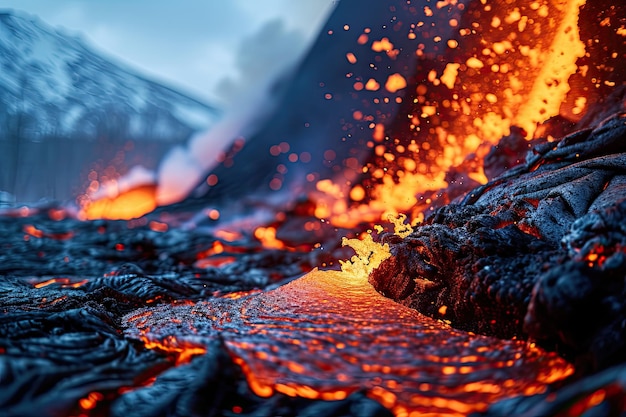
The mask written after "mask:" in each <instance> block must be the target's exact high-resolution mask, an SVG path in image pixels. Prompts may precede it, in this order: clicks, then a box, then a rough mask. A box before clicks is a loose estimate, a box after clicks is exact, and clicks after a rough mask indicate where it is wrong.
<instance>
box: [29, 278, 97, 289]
mask: <svg viewBox="0 0 626 417" xmlns="http://www.w3.org/2000/svg"><path fill="white" fill-rule="evenodd" d="M87 282H89V281H88V280H86V279H83V280H80V281H73V280H72V279H70V278H51V279H49V280H46V281H43V282H38V283H37V284H35V285H34V286H35V288H43V287H47V286H48V285H52V284H61V287H62V288H78V287H82V286H83V285H85V284H86V283H87Z"/></svg>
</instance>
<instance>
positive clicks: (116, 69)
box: [0, 10, 220, 207]
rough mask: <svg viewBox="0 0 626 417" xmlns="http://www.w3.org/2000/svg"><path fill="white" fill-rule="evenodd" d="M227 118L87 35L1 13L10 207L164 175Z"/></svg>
mask: <svg viewBox="0 0 626 417" xmlns="http://www.w3.org/2000/svg"><path fill="white" fill-rule="evenodd" d="M155 47H156V46H155ZM219 118H220V112H219V111H218V110H216V109H215V108H213V107H211V106H209V105H207V104H204V103H202V102H200V101H198V100H195V99H193V98H191V97H188V96H186V95H184V94H181V93H179V92H177V91H175V90H173V89H171V88H168V87H166V86H163V85H161V84H159V83H157V82H154V81H151V80H149V79H147V78H145V77H143V76H141V75H139V74H137V73H135V72H133V70H132V69H129V68H127V67H125V66H123V65H120V64H118V63H115V62H112V61H111V60H109V59H107V58H106V57H103V56H101V55H99V54H98V53H97V52H95V51H94V50H92V49H90V47H89V46H87V45H86V44H85V43H84V42H83V41H82V40H81V39H80V38H79V37H76V36H72V35H68V34H66V33H64V32H63V31H61V30H56V29H54V28H51V27H50V26H48V25H46V24H45V23H43V22H42V21H41V20H39V19H38V18H37V17H34V16H30V15H28V14H25V13H22V12H17V11H12V10H8V11H2V10H0V167H1V168H0V207H2V206H3V205H7V204H21V203H32V202H37V201H41V200H43V201H49V200H61V201H71V200H74V199H75V198H76V197H77V196H79V195H80V194H81V193H84V192H85V189H86V188H87V186H88V185H89V184H92V183H93V179H94V178H96V177H97V179H98V180H99V181H104V180H105V179H106V178H116V177H117V176H119V175H123V174H125V173H126V172H128V170H130V169H131V168H133V167H135V166H141V167H143V168H145V169H147V170H149V171H154V170H155V169H156V168H157V167H158V165H159V162H160V160H161V158H162V157H163V156H164V155H165V154H166V153H167V152H168V151H169V150H170V149H171V147H172V146H174V145H179V144H182V143H185V142H186V141H187V139H189V138H190V137H191V136H192V135H193V134H194V133H196V132H199V131H207V130H208V129H210V128H211V127H212V126H213V125H214V123H215V122H216V121H217V120H218V119H219Z"/></svg>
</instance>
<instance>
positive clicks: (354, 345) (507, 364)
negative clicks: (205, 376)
mask: <svg viewBox="0 0 626 417" xmlns="http://www.w3.org/2000/svg"><path fill="white" fill-rule="evenodd" d="M148 312H149V313H151V314H149V315H148V314H146V316H145V318H144V319H143V320H142V321H138V320H135V319H134V318H135V317H137V316H138V315H141V314H142V313H141V310H140V312H139V313H133V315H132V316H130V317H128V318H127V319H126V321H127V326H126V327H127V330H126V332H127V333H128V334H129V335H130V336H132V337H138V338H140V339H142V340H146V338H147V343H148V345H149V346H161V345H162V344H163V342H162V340H165V341H167V340H168V336H167V335H168V334H170V333H171V332H176V334H177V335H178V336H177V338H178V339H179V340H182V341H184V340H189V341H190V342H189V343H192V344H193V345H195V346H198V345H199V344H201V343H205V344H207V343H210V340H211V338H212V337H214V336H213V335H216V334H218V333H219V334H220V338H222V339H223V340H224V341H225V344H226V346H227V348H228V350H229V351H230V353H231V356H232V357H233V359H234V361H235V362H236V363H237V364H239V365H240V366H241V367H242V369H243V370H244V372H245V375H246V378H247V380H248V383H249V385H250V387H251V388H252V389H253V390H254V392H255V393H256V394H257V395H259V396H262V397H268V396H270V395H272V393H273V392H280V393H283V394H286V395H289V396H300V397H305V398H313V399H325V400H338V399H343V398H345V397H346V396H348V395H349V394H350V393H352V392H355V391H357V390H366V391H367V392H368V395H369V396H370V397H371V398H374V399H376V400H377V401H379V402H380V403H381V404H383V405H384V406H385V407H387V408H390V409H391V410H392V411H393V412H394V414H396V415H397V416H408V415H409V414H410V413H415V412H417V413H432V414H433V415H434V414H437V415H449V416H460V415H466V414H468V413H470V412H472V411H480V410H485V409H486V408H487V406H488V405H489V404H490V403H492V402H494V401H497V400H498V399H500V398H505V397H509V396H512V395H516V394H526V395H531V394H535V393H541V392H544V390H545V389H546V386H547V384H550V383H553V382H555V381H558V380H560V379H562V378H564V377H566V376H567V375H569V374H571V372H572V367H571V365H569V364H567V363H566V362H565V361H563V360H562V359H560V358H558V356H556V355H554V354H550V353H546V352H544V351H542V350H541V349H539V348H537V347H535V346H534V345H533V344H529V343H527V342H523V341H506V340H498V339H494V338H489V337H485V336H477V335H473V334H470V333H465V332H461V331H457V330H454V329H452V328H450V327H449V326H448V325H447V324H445V323H444V322H441V321H437V320H433V319H429V318H427V317H425V316H423V315H421V314H419V313H418V312H416V311H414V310H410V309H408V308H405V307H403V306H401V305H399V304H396V303H394V302H393V301H391V300H389V299H387V298H384V297H382V296H381V295H380V294H378V293H377V292H376V291H374V290H373V288H372V287H371V286H370V285H369V284H368V283H367V280H366V279H365V278H364V277H363V276H357V275H353V274H348V273H345V272H343V273H342V272H337V271H317V270H316V271H313V272H311V273H310V274H308V275H306V276H305V277H303V278H300V279H298V280H297V281H294V282H292V283H290V284H287V285H285V286H282V287H280V288H279V289H277V290H274V291H270V292H264V293H261V294H257V295H250V296H247V297H243V298H237V299H216V300H212V301H206V302H200V303H198V304H196V305H194V306H163V307H162V308H158V307H157V308H154V309H150V310H146V311H145V313H148ZM172 317H177V320H176V321H175V322H173V321H172ZM178 320H182V322H183V323H184V326H183V327H181V325H180V324H178ZM181 328H182V329H188V330H183V331H182V333H181V330H180V329H181ZM176 349H178V348H176ZM196 349H197V348H196ZM177 351H178V350H177ZM193 352H196V351H195V350H194V351H193ZM494 370H497V372H494Z"/></svg>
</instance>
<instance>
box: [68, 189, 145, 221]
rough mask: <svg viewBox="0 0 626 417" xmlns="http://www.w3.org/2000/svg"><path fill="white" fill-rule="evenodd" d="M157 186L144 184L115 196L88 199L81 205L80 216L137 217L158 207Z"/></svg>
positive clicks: (87, 217)
mask: <svg viewBox="0 0 626 417" xmlns="http://www.w3.org/2000/svg"><path fill="white" fill-rule="evenodd" d="M155 193H156V186H155V185H152V184H151V185H143V186H140V187H137V188H133V189H130V190H128V191H126V192H124V193H121V194H119V195H117V196H115V197H103V198H101V199H98V200H95V201H86V202H84V204H83V206H82V207H81V212H80V214H79V218H81V219H83V220H93V219H109V220H120V219H135V218H138V217H141V216H143V215H144V214H146V213H149V212H151V211H152V210H154V209H155V208H156V198H155V195H156V194H155Z"/></svg>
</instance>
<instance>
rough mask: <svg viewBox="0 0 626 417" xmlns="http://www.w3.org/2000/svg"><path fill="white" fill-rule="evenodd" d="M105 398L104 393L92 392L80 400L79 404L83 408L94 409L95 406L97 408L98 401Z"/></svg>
mask: <svg viewBox="0 0 626 417" xmlns="http://www.w3.org/2000/svg"><path fill="white" fill-rule="evenodd" d="M103 399H104V395H102V394H101V393H99V392H90V393H89V395H87V397H85V398H81V399H80V400H78V404H79V405H80V408H82V409H83V410H93V409H94V408H96V405H97V404H98V401H102V400H103Z"/></svg>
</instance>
